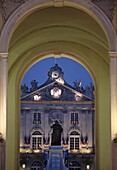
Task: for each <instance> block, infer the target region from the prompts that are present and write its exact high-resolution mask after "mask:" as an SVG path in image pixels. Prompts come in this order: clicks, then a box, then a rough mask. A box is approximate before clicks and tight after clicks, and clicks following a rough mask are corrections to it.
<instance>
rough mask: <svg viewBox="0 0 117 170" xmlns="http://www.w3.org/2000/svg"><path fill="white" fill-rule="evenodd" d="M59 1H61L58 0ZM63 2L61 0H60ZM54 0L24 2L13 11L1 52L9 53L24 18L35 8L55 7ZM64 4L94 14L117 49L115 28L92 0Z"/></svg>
mask: <svg viewBox="0 0 117 170" xmlns="http://www.w3.org/2000/svg"><path fill="white" fill-rule="evenodd" d="M58 2H59V1H58ZM60 2H61V1H60ZM55 3H56V2H55V1H54V0H40V1H39V0H35V1H32V3H30V1H28V2H26V3H24V4H23V5H21V6H20V7H19V8H18V9H17V10H15V11H14V12H13V14H12V15H11V16H10V17H9V19H8V20H7V22H6V24H5V25H4V27H3V30H2V33H1V38H0V52H1V53H7V52H8V46H9V42H10V39H11V37H12V35H13V32H14V31H15V29H16V28H17V27H18V25H19V24H20V22H21V20H22V18H23V17H24V18H25V17H26V16H27V15H29V14H30V13H31V12H32V11H33V10H36V9H39V8H40V9H42V8H47V7H53V6H55ZM63 6H69V7H73V8H78V9H81V10H83V11H85V12H86V13H88V14H89V15H91V16H93V18H94V19H95V20H97V22H98V23H99V25H100V26H101V27H102V29H103V31H104V32H105V34H106V36H107V39H108V41H109V43H110V50H112V51H114V50H116V49H115V48H116V40H115V37H116V34H115V31H114V28H113V26H112V24H111V22H110V21H109V19H108V18H107V16H106V15H105V14H104V13H103V12H102V11H101V10H100V9H99V8H98V7H97V6H96V5H95V4H93V3H92V2H90V1H89V0H87V1H85V0H65V1H64V0H63Z"/></svg>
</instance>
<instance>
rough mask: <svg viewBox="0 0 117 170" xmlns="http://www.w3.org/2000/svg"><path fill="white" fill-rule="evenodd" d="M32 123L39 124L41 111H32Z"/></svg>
mask: <svg viewBox="0 0 117 170" xmlns="http://www.w3.org/2000/svg"><path fill="white" fill-rule="evenodd" d="M33 124H41V113H34V115H33Z"/></svg>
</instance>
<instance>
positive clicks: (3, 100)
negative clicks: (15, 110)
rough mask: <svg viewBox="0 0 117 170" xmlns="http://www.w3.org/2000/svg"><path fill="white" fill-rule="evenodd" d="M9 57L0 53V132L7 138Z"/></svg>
mask: <svg viewBox="0 0 117 170" xmlns="http://www.w3.org/2000/svg"><path fill="white" fill-rule="evenodd" d="M7 57H8V53H0V132H1V134H2V136H3V139H6V120H7V76H8V70H7Z"/></svg>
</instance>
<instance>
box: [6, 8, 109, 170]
mask: <svg viewBox="0 0 117 170" xmlns="http://www.w3.org/2000/svg"><path fill="white" fill-rule="evenodd" d="M108 52H109V44H108V40H107V37H106V35H105V32H104V31H103V29H102V28H101V26H100V25H99V23H98V22H97V21H96V20H94V19H93V18H92V17H91V16H89V15H88V14H87V13H85V12H83V11H81V10H80V9H79V10H77V9H73V8H68V7H63V8H47V9H43V10H40V11H35V12H34V13H32V14H31V15H29V16H28V17H27V18H25V19H24V20H23V21H22V22H21V23H20V24H19V26H18V27H17V29H16V30H15V32H14V34H13V36H12V39H11V41H10V45H9V60H8V66H9V75H8V132H7V134H8V137H7V142H8V145H7V170H9V169H11V170H18V169H19V168H18V163H19V138H20V135H19V127H20V125H19V123H20V120H19V114H20V99H19V98H20V84H21V81H22V79H23V75H24V74H25V72H26V71H27V70H28V68H29V67H30V66H31V65H32V64H34V63H35V62H36V61H39V60H41V59H43V58H44V57H49V56H51V54H54V53H60V54H61V53H62V54H64V56H67V57H70V58H72V59H74V60H76V61H78V62H80V63H81V64H83V65H84V66H85V68H87V69H88V71H89V72H90V73H91V75H92V77H93V79H94V83H95V89H96V122H95V123H96V128H95V135H96V170H111V139H110V123H109V122H110V83H109V82H110V75H109V69H110V68H109V56H108ZM70 70H71V71H72V68H70ZM77 74H79V73H77ZM11 153H12V154H11Z"/></svg>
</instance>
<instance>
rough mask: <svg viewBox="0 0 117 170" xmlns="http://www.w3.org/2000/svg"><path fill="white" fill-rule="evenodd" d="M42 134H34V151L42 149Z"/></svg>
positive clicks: (36, 132)
mask: <svg viewBox="0 0 117 170" xmlns="http://www.w3.org/2000/svg"><path fill="white" fill-rule="evenodd" d="M42 141H43V140H42V134H41V133H40V132H39V131H35V132H34V133H33V134H32V149H33V150H41V149H42Z"/></svg>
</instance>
